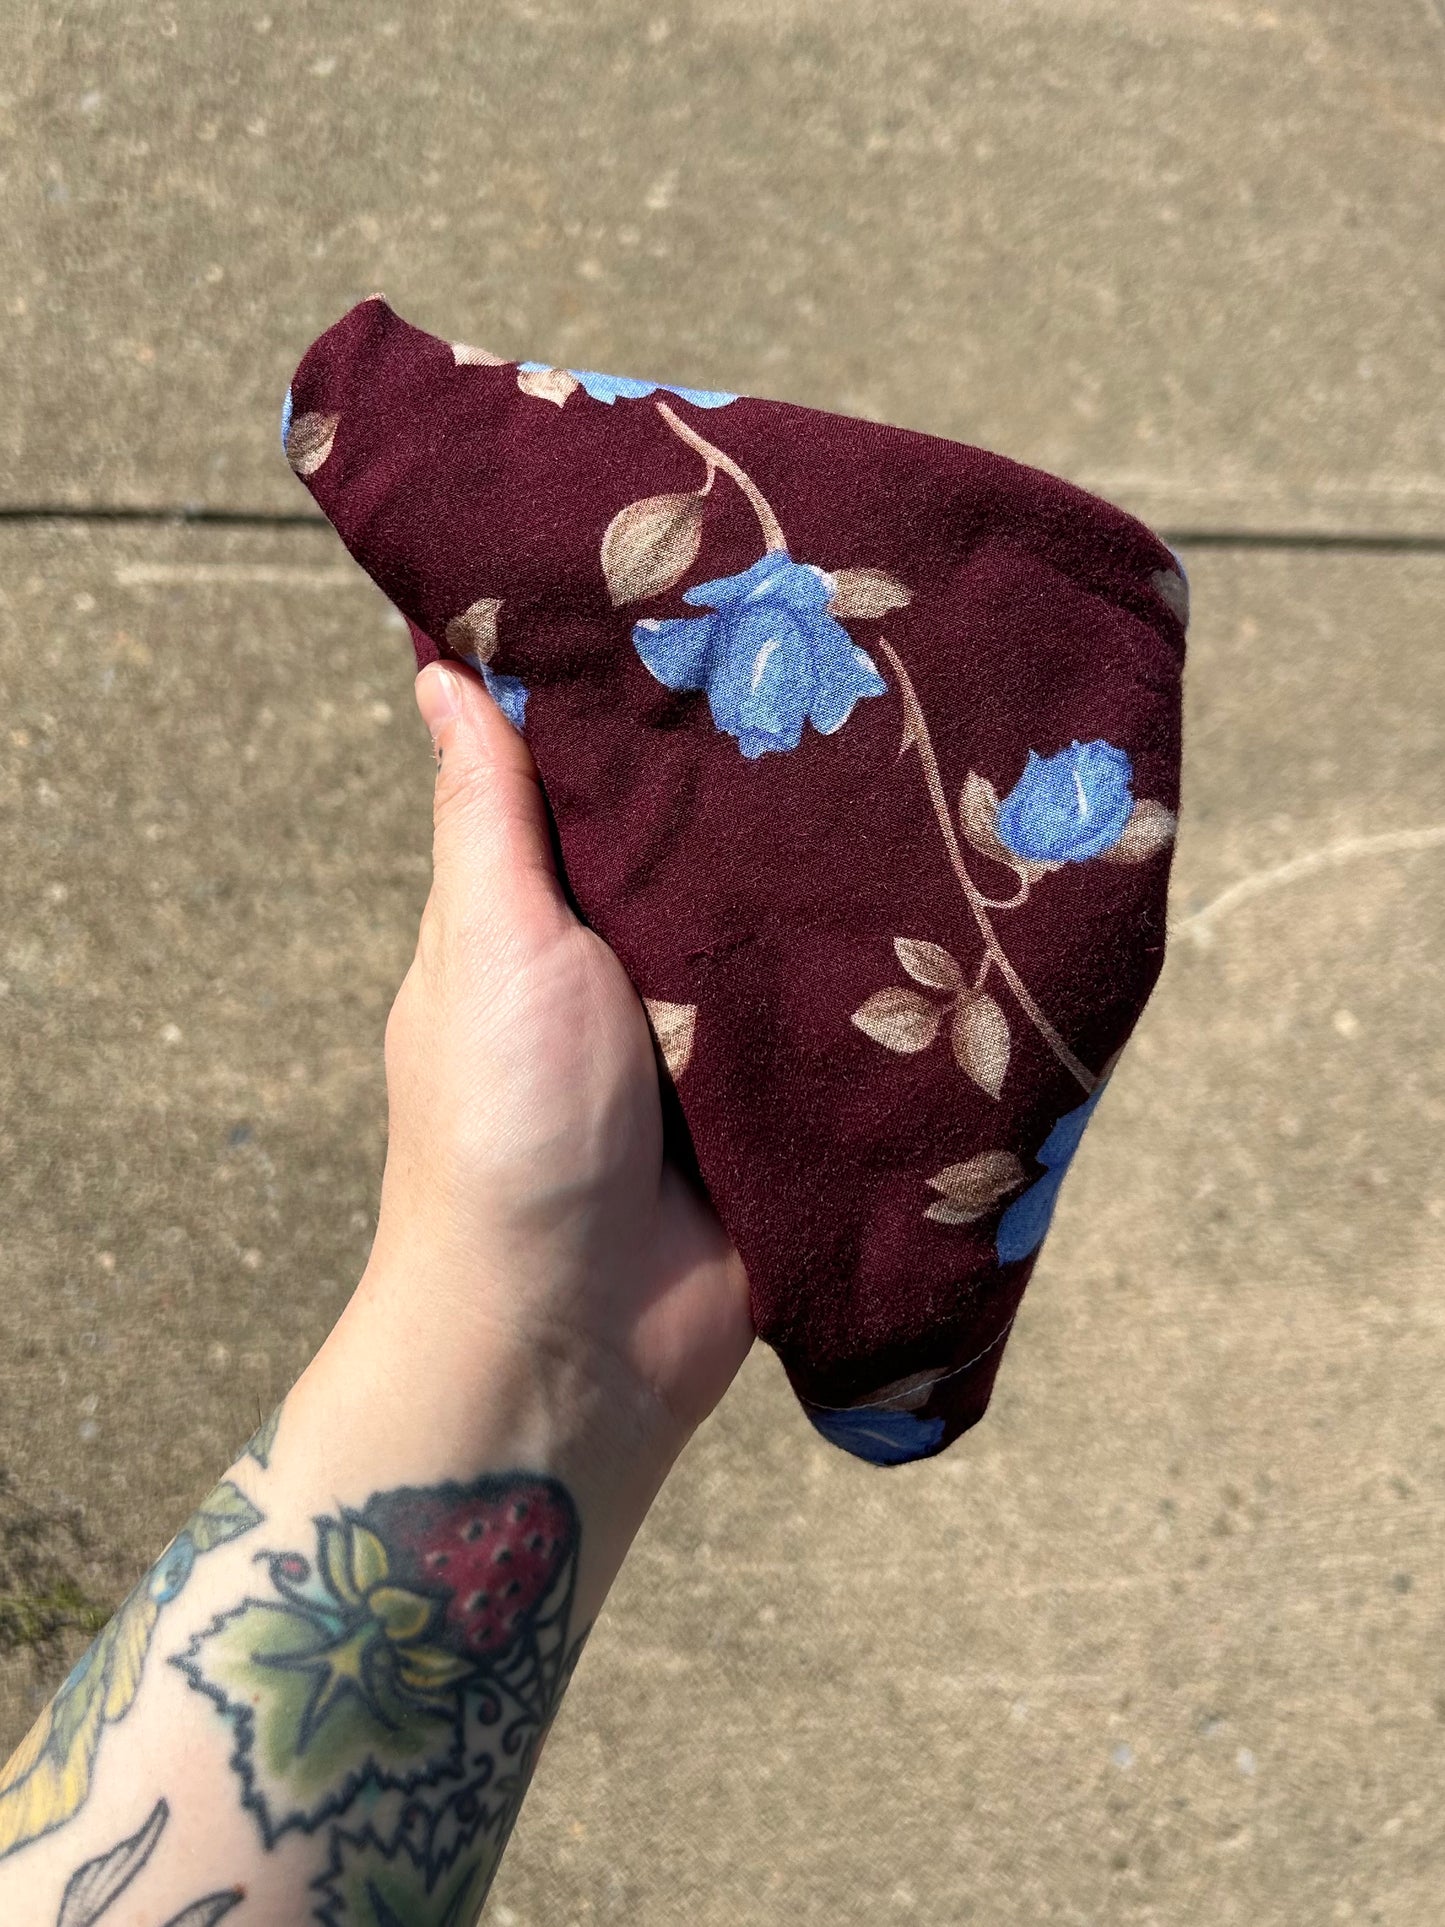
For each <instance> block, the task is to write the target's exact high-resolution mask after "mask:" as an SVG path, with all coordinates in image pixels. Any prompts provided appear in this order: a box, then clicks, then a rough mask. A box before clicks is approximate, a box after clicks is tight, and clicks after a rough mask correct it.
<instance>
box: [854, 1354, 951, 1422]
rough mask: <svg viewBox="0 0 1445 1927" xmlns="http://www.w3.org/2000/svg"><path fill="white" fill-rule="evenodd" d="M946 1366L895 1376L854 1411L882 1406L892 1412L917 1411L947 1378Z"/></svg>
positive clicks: (867, 1410)
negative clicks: (935, 1388)
mask: <svg viewBox="0 0 1445 1927" xmlns="http://www.w3.org/2000/svg"><path fill="white" fill-rule="evenodd" d="M947 1376H948V1371H947V1368H946V1367H943V1368H940V1367H939V1366H936V1365H935V1366H931V1367H930V1368H929V1370H928V1371H926V1372H910V1373H909V1374H908V1376H907V1378H895V1379H894V1380H893V1381H892V1382H891V1383H890V1384H888V1385H882V1386H880V1387H879V1389H878V1390H877V1391H876V1392H875V1393H874V1394H873V1396H872V1398H870V1399H868V1400H867V1401H866V1402H865V1403H864V1404H863V1405H862V1406H854V1407H853V1408H852V1409H853V1410H854V1411H865V1412H871V1411H873V1410H874V1409H875V1407H881V1408H882V1409H883V1410H885V1411H890V1412H916V1411H917V1410H918V1408H919V1406H920V1405H926V1404H927V1403H928V1399H929V1394H930V1393H931V1392H932V1390H933V1388H934V1386H935V1385H936V1384H937V1383H938V1381H939V1380H940V1379H941V1378H947Z"/></svg>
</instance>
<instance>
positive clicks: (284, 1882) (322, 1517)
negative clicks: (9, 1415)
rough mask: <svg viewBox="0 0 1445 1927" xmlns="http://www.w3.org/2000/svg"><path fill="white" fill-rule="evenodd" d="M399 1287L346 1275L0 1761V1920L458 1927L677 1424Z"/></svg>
mask: <svg viewBox="0 0 1445 1927" xmlns="http://www.w3.org/2000/svg"><path fill="white" fill-rule="evenodd" d="M418 1285H419V1281H415V1280H405V1279H398V1278H397V1277H395V1276H392V1277H390V1278H388V1279H386V1280H385V1281H384V1284H379V1283H378V1280H377V1279H376V1278H375V1277H374V1276H369V1277H368V1279H367V1280H365V1281H363V1287H362V1289H361V1291H359V1292H358V1294H357V1296H356V1298H355V1299H354V1300H353V1301H352V1304H351V1305H350V1306H349V1307H348V1310H347V1313H346V1314H345V1315H344V1316H343V1318H342V1320H341V1321H340V1323H339V1324H338V1325H337V1327H336V1329H335V1330H334V1331H333V1332H332V1334H331V1336H330V1338H329V1339H328V1340H327V1343H326V1345H325V1346H323V1348H322V1350H321V1352H320V1353H319V1354H318V1355H317V1357H316V1359H315V1360H313V1362H312V1364H311V1366H310V1367H309V1368H308V1370H307V1371H306V1372H305V1374H304V1375H303V1376H302V1378H301V1379H300V1380H299V1381H298V1383H297V1384H296V1386H295V1387H294V1388H293V1389H292V1392H291V1394H290V1395H289V1397H288V1398H287V1399H286V1401H285V1403H284V1405H283V1406H282V1407H281V1408H280V1412H279V1416H278V1419H277V1422H276V1424H275V1427H274V1433H273V1434H272V1435H271V1436H267V1434H268V1433H270V1432H271V1428H270V1426H269V1425H268V1426H267V1427H265V1428H263V1430H262V1433H261V1434H258V1436H257V1438H256V1439H255V1440H253V1441H251V1443H250V1444H249V1445H248V1447H247V1449H246V1450H245V1451H243V1453H242V1454H241V1456H240V1457H239V1458H238V1459H237V1461H236V1462H235V1464H234V1465H233V1466H231V1467H230V1469H229V1470H228V1471H227V1473H226V1475H225V1477H224V1478H223V1479H222V1480H221V1481H220V1483H219V1484H218V1485H217V1486H216V1488H215V1490H214V1491H213V1492H212V1494H211V1495H209V1497H208V1498H207V1499H206V1500H205V1501H203V1503H202V1505H201V1506H200V1507H199V1508H198V1510H197V1512H196V1514H195V1515H194V1516H193V1518H192V1520H191V1521H189V1522H188V1523H187V1526H186V1527H185V1528H183V1529H182V1530H181V1531H180V1532H179V1533H178V1534H177V1536H176V1538H175V1540H174V1541H173V1542H172V1544H171V1546H170V1547H168V1548H167V1550H166V1554H165V1555H163V1557H162V1558H161V1559H160V1560H158V1561H157V1564H156V1566H155V1567H154V1568H152V1570H151V1572H150V1573H148V1574H147V1575H146V1576H145V1577H144V1578H143V1579H142V1580H141V1581H140V1583H139V1585H138V1586H137V1588H136V1589H135V1591H134V1592H133V1593H132V1594H131V1595H130V1597H129V1598H128V1599H127V1601H126V1602H125V1604H124V1605H123V1606H122V1607H121V1608H120V1610H119V1611H118V1612H117V1614H116V1616H115V1618H114V1619H113V1620H112V1621H111V1622H110V1624H109V1626H108V1627H107V1628H106V1629H105V1630H104V1631H103V1632H102V1633H101V1634H100V1635H99V1637H98V1638H97V1640H96V1641H95V1643H94V1645H93V1646H92V1647H91V1649H90V1651H89V1652H88V1653H87V1655H86V1656H85V1658H84V1659H83V1660H82V1661H81V1663H80V1665H79V1666H78V1667H77V1668H76V1670H75V1672H74V1673H72V1675H71V1677H70V1679H69V1680H68V1681H67V1682H66V1684H65V1686H63V1687H62V1688H61V1690H60V1692H59V1693H58V1694H57V1696H56V1699H55V1700H54V1701H53V1702H52V1704H51V1706H50V1707H49V1708H48V1709H47V1711H46V1712H45V1713H44V1714H42V1715H41V1718H40V1720H39V1721H38V1722H37V1724H36V1727H35V1729H34V1730H33V1731H32V1733H31V1735H30V1736H29V1737H28V1738H27V1740H26V1741H24V1742H23V1743H22V1745H21V1748H20V1750H19V1752H18V1753H17V1754H16V1755H15V1757H14V1758H13V1759H12V1761H11V1762H10V1764H9V1765H8V1766H7V1767H5V1768H4V1769H0V1919H3V1920H4V1921H5V1922H6V1923H7V1927H9V1924H12V1923H13V1927H42V1924H43V1927H56V1923H58V1922H60V1920H61V1912H62V1906H63V1904H64V1902H65V1899H66V1896H67V1888H68V1889H69V1902H70V1905H69V1908H68V1910H67V1912H66V1915H65V1922H64V1927H87V1924H88V1922H89V1921H91V1920H93V1919H100V1918H102V1914H101V1913H100V1912H98V1911H95V1909H94V1902H95V1901H96V1900H103V1899H104V1898H105V1896H106V1895H107V1894H109V1895H110V1896H111V1898H110V1899H109V1902H108V1904H107V1905H106V1906H105V1909H104V1914H103V1919H104V1927H163V1923H171V1922H172V1921H173V1920H175V1918H176V1917H177V1916H182V1915H184V1916H185V1927H203V1923H210V1922H213V1921H216V1920H219V1919H220V1918H221V1917H222V1915H223V1914H225V1913H228V1912H229V1911H230V1909H231V1907H232V1906H236V1907H237V1912H236V1927H273V1923H274V1927H281V1924H282V1923H285V1924H286V1927H290V1924H291V1923H293V1922H294V1923H299V1922H302V1921H310V1920H321V1919H328V1920H329V1919H331V1918H333V1917H335V1918H337V1919H344V1920H345V1921H346V1922H347V1927H352V1923H354V1922H355V1923H364V1924H365V1927H399V1924H400V1923H405V1924H406V1927H410V1924H411V1923H412V1922H413V1921H417V1922H421V1921H426V1922H436V1923H438V1927H442V1924H444V1927H468V1923H470V1922H471V1921H472V1919H473V1918H474V1916H475V1914H476V1912H477V1911H478V1909H479V1908H480V1906H481V1903H482V1900H483V1899H484V1897H485V1895H486V1892H487V1890H488V1888H489V1886H490V1884H491V1879H492V1876H493V1874H494V1873H495V1870H496V1865H497V1862H498V1860H499V1859H500V1857H501V1852H502V1849H503V1847H504V1846H505V1843H506V1840H507V1837H508V1835H509V1833H510V1830H511V1827H512V1824H513V1822H514V1820H515V1818H516V1815H517V1812H518V1810H519V1808H520V1806H521V1803H522V1800H523V1798H524V1796H525V1793H526V1790H527V1786H528V1784H529V1783H530V1779H531V1775H532V1771H533V1769H534V1767H535V1765H536V1761H537V1756H538V1753H539V1750H540V1747H541V1743H542V1740H543V1739H544V1737H545V1733H546V1729H547V1726H548V1724H549V1723H550V1720H551V1718H552V1716H553V1714H554V1713H555V1711H556V1708H557V1705H558V1702H559V1700H560V1698H561V1696H562V1693H563V1692H564V1690H565V1687H566V1685H567V1682H568V1680H569V1678H570V1676H571V1671H572V1668H573V1667H574V1666H575V1664H576V1662H577V1658H578V1655H579V1653H580V1651H581V1647H582V1644H583V1641H584V1640H585V1638H586V1636H587V1634H588V1632H589V1631H590V1629H591V1626H592V1623H593V1620H594V1619H595V1617H596V1614H597V1612H598V1610H599V1609H600V1607H601V1604H602V1601H603V1599H604V1597H605V1596H606V1593H607V1591H608V1588H609V1587H610V1585H611V1583H612V1580H613V1579H614V1577H615V1576H616V1573H617V1571H618V1569H619V1567H620V1566H621V1563H622V1560H623V1558H624V1557H625V1555H626V1552H627V1548H628V1546H629V1545H630V1543H631V1541H632V1538H633V1537H634V1535H635V1533H636V1531H637V1529H638V1527H639V1526H640V1524H641V1522H642V1519H643V1518H644V1516H645V1515H646V1512H647V1509H648V1507H649V1505H650V1504H651V1502H652V1500H653V1498H654V1497H655V1496H656V1493H657V1491H658V1489H659V1487H660V1486H661V1484H662V1482H663V1480H664V1479H665V1478H666V1475H667V1471H668V1469H669V1467H670V1464H671V1462H672V1459H673V1458H674V1457H675V1455H676V1451H677V1450H678V1449H680V1446H681V1443H682V1441H681V1439H680V1438H677V1437H675V1436H673V1435H672V1434H671V1433H670V1432H669V1431H668V1429H667V1426H666V1425H665V1424H654V1423H652V1416H653V1415H651V1414H649V1413H647V1412H646V1411H644V1410H643V1409H642V1408H641V1407H639V1406H638V1405H637V1404H636V1403H635V1401H634V1400H632V1399H630V1398H628V1397H625V1396H623V1395H621V1394H618V1395H612V1394H610V1393H609V1391H608V1389H607V1387H606V1386H605V1385H604V1384H603V1383H601V1382H600V1381H599V1379H598V1378H597V1377H596V1376H595V1375H594V1373H593V1372H592V1370H591V1369H590V1368H589V1367H588V1365H587V1364H586V1363H578V1362H576V1361H574V1360H569V1359H568V1358H567V1357H565V1356H562V1355H560V1354H559V1353H558V1352H557V1351H556V1350H555V1349H551V1350H549V1351H547V1352H546V1353H543V1352H540V1351H538V1350H535V1349H533V1348H531V1347H528V1346H526V1345H524V1344H521V1343H520V1342H518V1340H516V1339H515V1338H513V1337H511V1336H508V1335H501V1334H498V1335H495V1336H489V1335H488V1334H486V1333H481V1334H479V1333H477V1332H475V1331H466V1332H461V1333H459V1332H458V1331H457V1330H456V1329H455V1328H454V1327H449V1328H448V1329H445V1330H443V1329H431V1330H419V1329H414V1328H413V1327H414V1326H415V1325H418V1324H421V1323H422V1322H424V1321H423V1319H422V1318H420V1317H418V1315H417V1314H415V1313H414V1312H412V1311H411V1310H410V1309H409V1308H410V1307H412V1306H414V1305H415V1304H416V1303H417V1302H418V1300H419V1299H420V1298H422V1297H423V1296H424V1294H423V1293H421V1291H420V1290H419V1289H416V1287H417V1286H418ZM162 1803H163V1804H162ZM126 1841H129V1842H131V1845H130V1846H129V1847H128V1848H127V1849H126V1850H125V1851H124V1852H123V1853H116V1852H115V1850H116V1849H118V1848H120V1847H121V1843H122V1842H126ZM107 1855H111V1856H113V1857H112V1859H111V1860H110V1861H109V1863H108V1865H107V1866H106V1867H105V1868H104V1869H102V1868H100V1867H92V1868H91V1870H90V1872H88V1873H85V1874H82V1871H81V1870H82V1869H83V1868H85V1867H87V1865H88V1863H92V1862H96V1861H98V1860H99V1859H100V1858H101V1857H102V1856H107ZM127 1868H131V1869H133V1872H132V1873H131V1874H130V1876H129V1878H127V1877H126V1870H127ZM87 1891H88V1892H89V1894H90V1899H89V1901H88V1902H87V1905H86V1906H85V1907H82V1906H80V1905H78V1903H79V1902H80V1901H81V1900H82V1898H83V1897H84V1895H85V1893H86V1892H87ZM242 1893H244V1896H245V1899H244V1908H242V1907H241V1906H240V1904H239V1902H238V1901H236V1900H233V1899H231V1898H229V1896H231V1895H233V1894H234V1895H240V1894H242ZM206 1901H209V1903H210V1904H209V1905H208V1906H204V1907H200V1908H197V1903H200V1902H206ZM328 1903H330V1911H328ZM193 1908H196V1909H197V1911H196V1912H195V1913H194V1914H192V1913H187V1911H186V1910H188V1909H193ZM388 1910H389V1911H388Z"/></svg>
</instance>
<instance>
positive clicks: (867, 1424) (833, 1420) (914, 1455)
mask: <svg viewBox="0 0 1445 1927" xmlns="http://www.w3.org/2000/svg"><path fill="white" fill-rule="evenodd" d="M803 1410H804V1411H805V1412H806V1413H807V1414H808V1417H809V1418H810V1419H811V1420H812V1422H813V1425H814V1427H815V1429H816V1430H817V1431H819V1432H821V1433H822V1435H823V1437H824V1438H825V1439H827V1441H828V1443H829V1444H830V1445H840V1446H841V1447H842V1448H843V1450H844V1451H845V1452H851V1453H852V1454H853V1456H854V1458H855V1459H867V1461H868V1463H869V1464H870V1465H906V1464H907V1463H908V1461H909V1460H910V1459H926V1458H927V1457H928V1456H929V1454H930V1453H931V1452H932V1451H933V1449H934V1447H935V1446H936V1445H937V1444H938V1441H939V1440H940V1439H941V1438H942V1437H943V1433H944V1424H943V1420H942V1419H941V1418H917V1417H915V1416H914V1414H913V1413H912V1412H887V1411H877V1410H875V1411H871V1412H870V1411H869V1410H868V1409H867V1408H866V1407H859V1408H858V1409H856V1410H854V1411H851V1412H820V1411H817V1410H815V1409H814V1408H813V1407H812V1406H810V1405H805V1406H804V1407H803Z"/></svg>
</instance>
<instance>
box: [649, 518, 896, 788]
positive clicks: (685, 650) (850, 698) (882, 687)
mask: <svg viewBox="0 0 1445 1927" xmlns="http://www.w3.org/2000/svg"><path fill="white" fill-rule="evenodd" d="M833 591H834V583H833V579H832V577H831V576H828V575H826V574H825V573H824V572H823V570H822V569H819V568H815V567H814V566H813V564H811V563H804V562H794V561H793V559H792V557H791V556H790V555H789V554H788V552H787V550H786V549H772V550H770V551H769V552H768V553H767V554H766V555H765V556H763V557H762V558H761V560H759V561H757V562H755V563H754V564H753V565H752V567H751V568H750V569H744V571H743V572H742V574H741V575H730V576H720V577H719V578H718V579H717V580H716V581H713V582H700V583H698V584H697V585H696V586H695V587H694V588H691V589H685V590H684V591H683V596H682V599H683V601H684V602H690V603H692V604H693V605H694V607H699V608H704V609H710V610H711V611H713V613H712V614H710V615H705V616H671V617H668V618H667V619H666V620H665V621H659V620H658V619H657V618H655V617H649V618H647V619H646V620H644V621H642V622H639V623H637V624H636V625H635V627H634V628H633V631H632V641H633V644H634V646H635V648H636V650H637V653H638V655H639V656H641V658H642V660H643V662H644V663H645V664H646V665H647V667H648V669H649V670H650V671H651V672H652V674H653V675H654V676H656V678H657V680H658V681H659V682H660V683H665V684H666V686H667V687H668V688H669V689H706V691H707V695H708V703H709V705H710V706H711V709H712V718H713V721H714V722H715V723H716V724H717V726H718V728H719V729H723V730H726V731H727V732H728V734H729V735H731V736H736V737H737V739H738V747H739V749H741V751H742V753H743V755H744V756H761V755H763V754H764V753H765V752H766V751H767V750H770V749H796V748H797V747H798V744H799V742H800V741H801V740H802V735H803V722H804V719H805V718H806V719H807V720H808V721H809V722H811V723H812V725H813V727H814V729H816V730H820V731H821V732H822V734H823V735H825V736H831V735H832V733H833V732H834V730H837V729H841V728H842V727H843V724H844V723H845V722H846V721H847V720H848V716H849V713H850V711H851V710H852V708H853V705H854V703H855V702H857V701H858V699H859V698H860V697H862V696H881V695H883V694H884V693H885V692H886V690H887V687H888V685H887V684H886V683H885V682H884V680H883V678H882V677H881V676H880V675H879V673H878V671H877V670H876V669H875V668H874V666H873V660H872V658H871V657H870V656H868V655H866V654H865V653H864V651H863V650H861V649H860V648H859V647H858V645H857V644H856V643H855V642H854V641H853V638H852V637H851V636H850V635H849V634H848V631H847V630H846V629H845V628H844V627H843V625H842V624H841V623H840V622H837V621H835V620H834V618H833V617H832V616H830V615H829V614H828V613H827V604H828V602H829V600H830V598H831V597H832V595H833Z"/></svg>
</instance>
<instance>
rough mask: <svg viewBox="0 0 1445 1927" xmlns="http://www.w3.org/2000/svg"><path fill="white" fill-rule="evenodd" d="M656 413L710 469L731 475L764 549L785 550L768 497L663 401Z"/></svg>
mask: <svg viewBox="0 0 1445 1927" xmlns="http://www.w3.org/2000/svg"><path fill="white" fill-rule="evenodd" d="M657 412H658V414H659V415H661V416H662V417H663V418H664V419H665V420H666V422H667V424H668V426H669V427H670V428H671V429H672V432H673V433H674V434H675V435H680V436H681V437H682V439H683V441H685V442H686V443H687V445H688V446H689V448H695V449H696V450H697V452H698V454H699V455H701V456H702V458H703V460H704V461H705V462H706V463H707V464H708V467H709V468H710V469H713V468H720V469H721V470H722V471H723V473H724V474H725V475H731V477H732V478H733V480H734V481H735V482H736V483H737V485H738V487H739V488H740V489H741V490H742V492H743V494H744V495H746V496H747V498H748V500H749V502H751V504H752V508H753V514H754V515H756V516H757V518H758V523H759V526H760V527H761V529H762V531H763V540H764V542H765V543H766V544H767V547H768V548H769V549H770V550H777V549H786V548H787V546H788V538H787V537H786V536H785V535H784V534H783V528H782V524H781V523H780V522H779V520H778V518H777V516H776V515H774V514H773V511H772V509H771V508H770V507H769V506H768V502H767V498H766V497H765V496H764V494H763V492H762V490H761V489H760V488H759V487H758V485H757V483H756V482H755V481H754V480H753V478H752V477H751V476H750V475H748V474H746V473H745V472H744V471H743V470H742V469H740V468H739V467H738V465H737V463H736V462H735V461H734V460H733V459H732V457H731V456H730V455H724V453H723V452H722V450H721V449H720V448H714V447H713V445H712V443H711V442H709V441H706V440H704V438H703V437H702V436H701V435H699V434H698V432H697V430H696V429H693V428H689V427H688V425H687V423H686V422H685V421H682V420H680V419H679V417H678V416H677V415H675V414H674V413H673V411H672V410H671V409H670V408H669V407H668V405H667V403H666V402H665V401H660V402H658V404H657Z"/></svg>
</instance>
